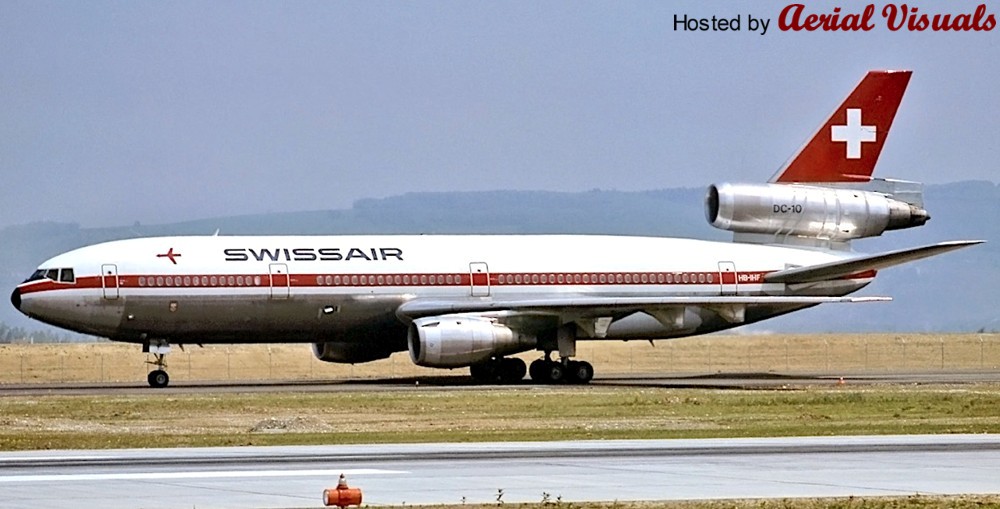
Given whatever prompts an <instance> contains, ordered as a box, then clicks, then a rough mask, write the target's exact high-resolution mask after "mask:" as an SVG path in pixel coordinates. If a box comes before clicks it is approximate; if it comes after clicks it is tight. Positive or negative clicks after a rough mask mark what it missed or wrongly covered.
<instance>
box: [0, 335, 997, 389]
mask: <svg viewBox="0 0 1000 509" xmlns="http://www.w3.org/2000/svg"><path fill="white" fill-rule="evenodd" d="M518 357H521V358H523V359H525V360H526V361H530V360H532V359H534V358H537V357H539V353H538V352H527V353H524V354H521V355H519V356H518ZM577 358H578V359H582V360H587V361H589V362H590V363H591V364H593V365H594V367H595V370H596V372H597V374H598V376H604V375H629V374H633V375H637V374H638V375H660V376H670V375H691V374H707V373H712V374H714V373H734V374H743V373H779V374H830V375H837V374H840V375H846V374H892V373H911V372H921V373H924V372H930V373H933V372H941V373H954V372H983V371H996V370H1000V334H867V335H862V334H857V335H834V334H830V335H766V336H765V335H761V336H754V335H750V336H740V335H712V336H701V337H696V338H684V339H677V340H669V341H658V342H655V343H654V344H650V343H649V342H647V341H629V342H622V341H581V342H579V343H578V346H577ZM151 360H152V358H151V356H149V355H146V354H143V353H141V351H140V348H139V346H138V345H128V344H119V343H88V344H45V345H39V344H35V345H23V344H15V345H0V384H28V383H69V382H74V383H106V382H136V381H144V380H145V377H146V374H147V373H148V372H149V371H150V370H152V369H154V368H153V367H152V365H151V364H148V363H147V362H148V361H151ZM167 364H168V371H169V373H170V376H171V379H172V380H173V381H200V382H225V381H275V380H285V381H296V380H302V381H304V380H338V379H373V378H394V377H412V376H441V375H448V374H455V375H459V374H467V373H468V370H467V369H464V368H461V369H456V370H451V371H442V370H437V369H431V368H421V367H419V366H415V365H413V363H412V362H410V359H409V355H408V354H407V353H406V352H400V353H397V354H394V355H393V356H391V357H390V358H388V359H384V360H380V361H375V362H370V363H365V364H357V365H350V364H331V363H326V362H322V361H320V360H318V359H316V358H315V357H314V356H313V354H312V351H311V348H310V345H305V344H297V345H290V344H280V345H227V346H206V347H204V348H200V347H196V346H188V347H186V348H185V349H184V350H181V349H179V348H177V347H176V346H175V347H174V348H173V351H172V352H171V353H170V354H169V355H168V356H167Z"/></svg>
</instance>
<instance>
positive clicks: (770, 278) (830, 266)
mask: <svg viewBox="0 0 1000 509" xmlns="http://www.w3.org/2000/svg"><path fill="white" fill-rule="evenodd" d="M983 242H985V241H982V240H953V241H949V242H941V243H938V244H932V245H929V246H921V247H914V248H908V249H900V250H897V251H889V252H886V253H881V254H874V255H865V256H859V257H856V258H847V259H844V260H838V261H835V262H830V263H821V264H819V265H810V266H807V267H796V268H794V269H786V270H779V271H777V272H772V273H770V274H767V275H765V276H764V282H766V283H812V282H815V281H825V280H830V279H836V278H840V277H844V276H850V275H851V274H857V273H859V272H866V271H870V270H879V269H884V268H886V267H892V266H893V265H899V264H901V263H906V262H912V261H914V260H919V259H921V258H927V257H929V256H934V255H938V254H941V253H946V252H948V251H953V250H955V249H961V248H963V247H966V246H972V245H975V244H981V243H983Z"/></svg>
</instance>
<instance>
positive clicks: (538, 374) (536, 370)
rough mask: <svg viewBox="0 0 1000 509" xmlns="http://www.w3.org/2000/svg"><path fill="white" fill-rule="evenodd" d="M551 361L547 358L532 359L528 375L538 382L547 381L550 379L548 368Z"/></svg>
mask: <svg viewBox="0 0 1000 509" xmlns="http://www.w3.org/2000/svg"><path fill="white" fill-rule="evenodd" d="M549 362H551V361H547V360H545V359H535V360H533V361H531V365H530V366H529V367H528V375H530V376H531V379H532V380H533V381H535V382H538V383H545V382H547V381H548V376H547V375H546V369H547V368H548V364H549Z"/></svg>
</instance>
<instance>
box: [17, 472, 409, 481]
mask: <svg viewBox="0 0 1000 509" xmlns="http://www.w3.org/2000/svg"><path fill="white" fill-rule="evenodd" d="M408 473H409V472H407V471H405V470H378V469H368V468H361V469H355V470H222V471H207V472H121V473H115V472H109V473H106V474H52V475H8V476H0V483H21V482H73V481H165V480H172V479H226V478H228V479H238V478H252V477H329V478H331V479H333V480H334V481H336V480H337V478H338V477H340V474H344V475H347V476H354V475H395V474H408Z"/></svg>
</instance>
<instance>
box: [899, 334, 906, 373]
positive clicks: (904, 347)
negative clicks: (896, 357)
mask: <svg viewBox="0 0 1000 509" xmlns="http://www.w3.org/2000/svg"><path fill="white" fill-rule="evenodd" d="M899 342H900V343H902V344H903V369H904V370H905V369H906V338H899Z"/></svg>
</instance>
